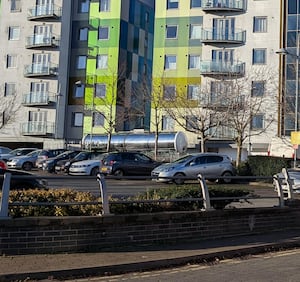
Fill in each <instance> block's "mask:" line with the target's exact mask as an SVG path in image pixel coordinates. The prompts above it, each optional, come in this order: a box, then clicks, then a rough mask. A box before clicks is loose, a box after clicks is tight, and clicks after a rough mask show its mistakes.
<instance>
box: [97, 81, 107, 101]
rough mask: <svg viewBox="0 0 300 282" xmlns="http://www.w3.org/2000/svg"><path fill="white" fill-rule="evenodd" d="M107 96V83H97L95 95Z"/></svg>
mask: <svg viewBox="0 0 300 282" xmlns="http://www.w3.org/2000/svg"><path fill="white" fill-rule="evenodd" d="M105 96H106V84H103V83H96V84H95V97H98V98H105Z"/></svg>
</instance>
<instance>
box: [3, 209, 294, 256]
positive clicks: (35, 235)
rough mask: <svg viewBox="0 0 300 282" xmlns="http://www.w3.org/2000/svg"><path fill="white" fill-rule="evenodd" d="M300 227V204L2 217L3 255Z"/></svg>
mask: <svg viewBox="0 0 300 282" xmlns="http://www.w3.org/2000/svg"><path fill="white" fill-rule="evenodd" d="M299 227H300V209H299V208H281V209H280V208H270V209H244V210H228V211H227V210H226V211H209V212H165V213H155V214H135V215H108V216H102V217H101V216H99V217H34V218H16V219H2V220H0V254H33V253H39V254H43V253H59V252H83V251H85V252H88V251H96V250H105V249H108V248H109V249H111V248H118V247H124V246H126V247H130V245H135V246H137V245H145V244H172V243H175V242H191V241H199V240H203V239H208V238H210V239H212V238H220V237H225V236H226V237H227V236H237V235H244V234H255V233H263V232H272V231H277V230H284V229H288V228H299Z"/></svg>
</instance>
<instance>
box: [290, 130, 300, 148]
mask: <svg viewBox="0 0 300 282" xmlns="http://www.w3.org/2000/svg"><path fill="white" fill-rule="evenodd" d="M291 143H292V144H293V145H300V131H292V132H291Z"/></svg>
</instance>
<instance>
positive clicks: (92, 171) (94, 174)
mask: <svg viewBox="0 0 300 282" xmlns="http://www.w3.org/2000/svg"><path fill="white" fill-rule="evenodd" d="M98 172H99V168H98V167H94V168H93V169H92V170H91V176H96V175H97V174H98Z"/></svg>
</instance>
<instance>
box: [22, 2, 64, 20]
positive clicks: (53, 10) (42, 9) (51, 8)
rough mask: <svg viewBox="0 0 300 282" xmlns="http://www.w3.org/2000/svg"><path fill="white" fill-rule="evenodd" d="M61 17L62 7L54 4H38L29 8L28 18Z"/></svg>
mask: <svg viewBox="0 0 300 282" xmlns="http://www.w3.org/2000/svg"><path fill="white" fill-rule="evenodd" d="M59 17H61V7H59V6H57V5H54V4H48V5H37V6H34V7H32V8H29V9H28V16H27V18H28V19H40V18H59Z"/></svg>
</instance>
